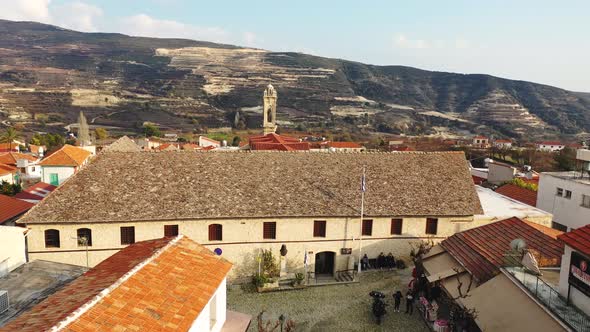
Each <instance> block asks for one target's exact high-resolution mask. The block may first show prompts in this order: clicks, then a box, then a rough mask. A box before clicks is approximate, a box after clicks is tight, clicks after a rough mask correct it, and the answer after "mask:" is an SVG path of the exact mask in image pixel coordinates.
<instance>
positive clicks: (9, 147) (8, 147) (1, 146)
mask: <svg viewBox="0 0 590 332" xmlns="http://www.w3.org/2000/svg"><path fill="white" fill-rule="evenodd" d="M17 148H18V144H16V143H0V152H9V151H17Z"/></svg>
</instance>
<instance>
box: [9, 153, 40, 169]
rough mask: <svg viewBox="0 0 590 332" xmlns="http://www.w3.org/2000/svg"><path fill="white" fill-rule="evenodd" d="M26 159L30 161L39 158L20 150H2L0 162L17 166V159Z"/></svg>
mask: <svg viewBox="0 0 590 332" xmlns="http://www.w3.org/2000/svg"><path fill="white" fill-rule="evenodd" d="M19 159H25V160H28V161H37V160H38V159H39V158H37V157H35V156H31V155H30V154H24V153H19V152H0V164H6V165H13V166H16V161H17V160H19Z"/></svg>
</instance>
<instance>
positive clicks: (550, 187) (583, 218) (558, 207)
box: [537, 173, 590, 231]
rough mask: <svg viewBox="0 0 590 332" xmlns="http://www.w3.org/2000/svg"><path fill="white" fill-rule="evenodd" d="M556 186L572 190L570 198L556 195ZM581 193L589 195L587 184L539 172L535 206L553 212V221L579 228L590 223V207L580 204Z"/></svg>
mask: <svg viewBox="0 0 590 332" xmlns="http://www.w3.org/2000/svg"><path fill="white" fill-rule="evenodd" d="M557 188H562V189H563V190H564V195H565V191H566V190H570V191H571V192H572V197H571V198H569V199H568V198H565V197H559V196H557V195H556V192H557ZM582 194H584V195H589V196H590V182H588V184H584V183H580V182H576V181H573V180H568V179H561V178H559V177H556V176H553V175H550V174H548V173H541V177H540V180H539V190H538V194H537V208H539V209H541V210H544V211H547V212H550V213H552V214H553V221H555V222H557V223H560V224H562V225H565V226H567V227H568V231H569V230H571V229H572V228H573V229H575V228H579V227H582V226H585V225H587V224H590V209H589V208H585V207H583V206H581V203H582Z"/></svg>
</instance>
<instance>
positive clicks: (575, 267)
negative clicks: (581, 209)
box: [558, 225, 590, 315]
mask: <svg viewBox="0 0 590 332" xmlns="http://www.w3.org/2000/svg"><path fill="white" fill-rule="evenodd" d="M558 238H559V239H560V240H561V241H563V242H564V243H565V253H564V255H563V257H562V258H561V270H560V273H559V293H560V294H561V296H563V297H564V298H565V299H566V300H567V301H568V303H571V304H573V305H575V306H576V307H577V308H578V309H580V310H582V311H583V312H584V313H586V314H587V315H590V269H588V266H589V265H590V225H588V226H584V227H580V228H578V229H576V230H574V231H572V232H569V233H565V234H563V235H560V236H559V237H558Z"/></svg>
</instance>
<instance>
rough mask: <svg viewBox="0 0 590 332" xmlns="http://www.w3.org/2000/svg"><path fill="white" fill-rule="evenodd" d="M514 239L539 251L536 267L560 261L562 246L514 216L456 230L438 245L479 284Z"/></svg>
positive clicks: (499, 263) (493, 272) (493, 271)
mask: <svg viewBox="0 0 590 332" xmlns="http://www.w3.org/2000/svg"><path fill="white" fill-rule="evenodd" d="M538 227H543V226H540V225H539V226H538ZM517 238H521V239H523V240H524V241H525V242H526V244H527V248H528V249H532V250H533V251H536V252H538V253H539V254H540V259H539V257H537V259H538V263H539V266H542V267H543V266H553V267H556V266H559V265H560V264H561V256H562V255H563V252H564V245H563V244H562V243H560V242H559V241H557V240H556V239H554V238H553V237H552V236H550V235H547V234H545V232H541V231H539V230H538V228H537V227H532V226H530V225H529V224H527V223H526V222H524V221H522V220H520V219H518V218H516V217H513V218H509V219H505V220H502V221H498V222H494V223H491V224H487V225H484V226H481V227H476V228H472V229H469V230H466V231H463V232H460V233H456V234H454V235H452V236H451V237H449V238H447V239H446V240H444V241H442V242H441V245H442V247H443V248H444V249H445V250H447V252H449V254H451V256H453V257H454V258H455V259H456V260H457V261H458V262H459V263H460V264H461V265H462V266H463V267H464V268H465V269H466V270H467V271H469V273H470V274H471V275H473V277H474V279H475V280H476V281H477V282H478V283H480V284H481V283H484V282H486V281H487V280H489V279H491V278H493V277H494V276H495V275H497V274H498V273H499V271H500V270H499V268H500V267H501V266H502V265H503V263H504V260H505V256H504V254H506V253H507V252H508V251H510V242H512V240H514V239H517Z"/></svg>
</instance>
